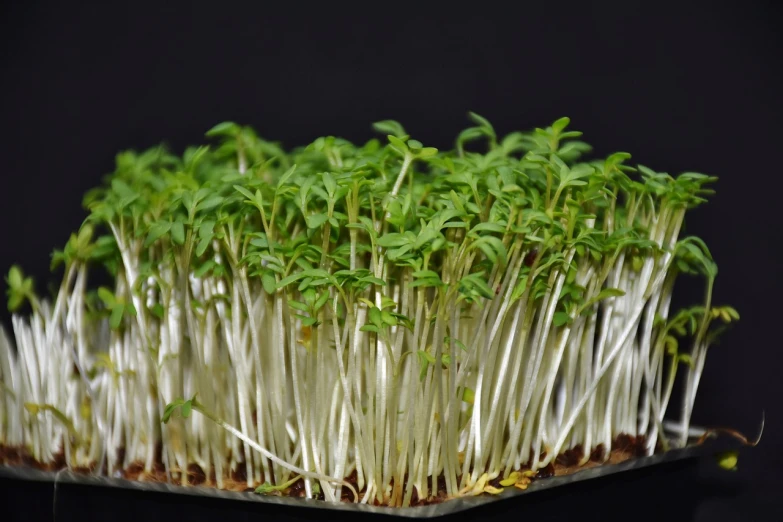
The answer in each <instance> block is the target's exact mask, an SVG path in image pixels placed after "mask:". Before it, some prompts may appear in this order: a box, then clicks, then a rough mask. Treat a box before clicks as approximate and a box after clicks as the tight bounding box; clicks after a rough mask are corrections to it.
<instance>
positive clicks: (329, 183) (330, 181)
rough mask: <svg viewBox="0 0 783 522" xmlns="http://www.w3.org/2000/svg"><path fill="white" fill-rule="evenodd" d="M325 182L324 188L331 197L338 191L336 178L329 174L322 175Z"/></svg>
mask: <svg viewBox="0 0 783 522" xmlns="http://www.w3.org/2000/svg"><path fill="white" fill-rule="evenodd" d="M322 177H323V181H324V188H325V189H326V193H327V194H329V195H332V194H334V192H335V191H336V190H337V183H335V181H334V178H333V177H332V175H331V174H329V173H328V172H324V173H323V174H322Z"/></svg>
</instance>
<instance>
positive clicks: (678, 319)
mask: <svg viewBox="0 0 783 522" xmlns="http://www.w3.org/2000/svg"><path fill="white" fill-rule="evenodd" d="M470 117H471V120H472V121H473V123H474V124H475V126H473V127H471V128H468V129H466V130H465V131H463V132H462V133H460V134H459V137H458V138H457V141H456V149H455V151H446V152H444V151H438V150H436V149H435V148H432V147H425V146H424V145H423V144H422V143H421V142H419V141H417V140H415V139H413V138H411V137H410V136H409V135H408V134H407V132H406V131H405V129H404V128H403V127H402V125H400V124H399V123H398V122H395V121H391V120H387V121H383V122H378V123H376V124H375V126H374V127H375V129H376V130H377V131H379V132H381V133H382V134H384V135H386V137H385V138H383V139H382V140H377V139H373V140H370V141H369V142H367V143H366V144H364V145H361V146H357V145H354V144H352V143H349V142H347V141H345V140H343V139H340V138H337V137H332V136H329V137H324V138H319V139H317V140H316V141H314V142H313V143H311V144H310V145H308V146H306V147H303V148H298V149H295V150H293V151H291V152H285V151H284V150H283V149H282V148H281V147H280V146H279V145H278V144H276V143H272V142H269V141H266V140H264V139H262V138H261V137H259V136H258V135H257V134H256V133H255V132H254V131H253V130H252V129H251V128H249V127H243V126H240V125H237V124H235V123H231V122H227V123H221V124H220V125H217V126H216V127H214V128H213V129H212V130H210V131H209V132H208V133H207V136H209V137H210V138H211V139H212V141H213V144H212V145H210V146H202V147H192V148H188V149H187V150H185V152H184V154H183V155H182V156H181V157H180V156H176V155H174V154H172V153H171V152H169V151H168V150H166V149H165V148H163V147H156V148H152V149H150V150H147V151H144V152H141V153H137V152H132V151H128V152H123V153H121V154H119V155H118V156H117V158H116V170H115V171H114V172H113V173H112V174H111V175H110V176H109V177H108V178H107V179H106V182H105V183H104V184H103V185H102V186H101V187H99V188H96V189H94V190H92V191H90V192H89V193H88V194H87V195H86V196H85V198H84V205H85V208H86V209H88V210H89V217H88V218H87V219H86V221H85V222H84V224H83V225H82V227H81V228H80V229H79V231H77V232H76V233H74V234H73V235H72V236H71V238H70V239H69V241H68V243H67V244H66V246H65V247H64V248H63V250H61V251H56V252H55V253H54V254H53V257H52V265H53V268H54V269H58V270H59V269H60V267H61V269H62V270H63V271H64V275H63V280H62V283H61V285H60V287H59V289H58V291H57V292H56V295H55V296H54V298H53V299H52V300H48V299H39V298H38V297H36V296H35V294H34V289H33V283H32V280H31V279H29V278H25V277H24V274H23V273H22V272H21V269H19V268H18V267H13V268H12V269H11V271H10V273H9V274H8V277H7V280H6V281H7V283H8V290H7V293H8V299H9V302H8V304H9V307H10V308H11V309H12V311H16V310H17V309H20V308H23V307H24V306H25V305H26V303H28V302H29V303H31V309H32V316H31V317H30V318H29V319H25V318H23V317H22V316H20V315H14V316H13V319H12V323H13V339H14V340H15V343H12V341H11V339H9V338H8V336H7V335H6V333H5V332H4V331H2V330H0V379H2V385H3V390H4V391H5V392H6V393H3V394H2V395H0V421H2V422H0V442H1V443H2V444H3V445H6V446H13V447H24V448H26V449H27V451H29V452H30V454H31V455H32V456H33V458H34V459H36V460H37V461H39V462H41V463H50V462H53V461H54V460H55V458H56V455H57V454H58V453H61V452H64V453H65V460H66V464H67V465H68V466H69V467H90V466H92V467H93V468H95V469H97V470H99V471H102V472H105V473H107V474H109V475H113V474H114V473H115V472H116V471H118V470H122V469H126V468H127V467H128V466H129V465H131V464H132V463H141V465H142V466H143V467H144V469H145V470H146V471H148V472H151V471H152V470H153V469H154V467H155V466H156V464H158V462H159V461H160V462H161V463H162V465H163V466H164V468H165V470H166V473H167V476H168V477H169V480H172V481H175V482H179V483H183V484H187V483H188V474H187V473H186V472H184V470H187V469H188V466H189V465H191V464H194V463H195V464H197V465H198V466H200V467H201V469H202V470H204V471H205V474H206V475H207V476H214V477H215V479H214V480H215V482H216V486H217V487H224V485H225V481H226V478H227V477H228V476H229V475H230V473H231V472H232V471H236V470H237V469H239V468H242V469H243V470H244V475H245V476H246V481H247V486H248V487H252V488H257V487H258V488H259V490H258V491H260V492H263V493H271V492H281V491H284V490H285V489H286V488H288V487H289V486H290V485H291V484H293V483H294V482H295V481H297V480H299V479H300V478H301V479H303V480H304V488H305V495H306V496H307V497H314V496H318V495H319V494H320V495H322V496H323V498H324V499H325V500H327V501H333V502H334V501H339V500H340V499H341V498H345V499H348V500H351V501H354V500H355V501H360V502H376V501H377V502H378V503H381V504H386V505H392V506H407V505H410V504H411V501H412V498H413V494H414V491H415V493H416V497H417V498H418V499H426V498H428V497H431V496H433V495H436V494H437V492H438V481H439V479H442V480H444V481H445V489H446V492H447V495H448V496H458V495H472V494H480V493H482V492H488V493H497V492H499V491H500V490H501V489H502V487H512V486H514V487H518V488H521V489H524V488H525V487H527V484H528V483H529V479H530V478H531V476H532V475H533V474H535V471H536V470H538V469H541V468H543V467H545V466H547V465H548V464H550V463H551V462H553V460H554V458H555V457H556V456H558V455H560V454H562V453H563V452H565V451H567V450H571V449H574V448H581V455H583V457H582V458H581V463H582V464H584V463H585V462H586V461H587V460H588V459H589V458H590V455H591V453H592V452H593V450H594V449H596V448H599V447H603V448H604V449H609V448H612V447H613V444H614V443H615V441H616V439H617V437H618V436H619V435H621V434H622V435H630V436H633V437H637V438H639V439H640V440H644V441H645V444H646V450H647V452H648V453H652V452H654V451H655V450H656V448H657V447H659V446H661V447H662V448H663V449H667V448H669V447H670V446H683V445H685V444H686V443H687V442H688V438H687V434H688V432H689V430H688V427H689V423H690V418H691V414H692V409H693V405H694V403H695V400H696V392H697V389H698V386H699V382H700V379H701V375H702V371H703V369H704V363H705V357H706V354H707V352H708V349H709V347H710V345H711V344H712V343H713V341H714V340H715V337H716V335H717V334H718V333H719V332H720V328H717V329H716V328H712V326H713V324H717V323H722V324H723V325H725V324H727V323H730V322H732V321H734V320H736V319H738V315H737V312H736V311H735V310H734V309H733V308H730V307H727V306H715V305H714V304H713V303H712V288H713V283H714V281H715V277H716V275H717V268H716V264H715V262H714V261H713V259H712V257H711V254H710V252H709V250H708V248H707V246H706V245H705V244H704V243H703V242H702V241H701V240H699V239H697V238H693V237H686V238H680V230H681V227H682V225H683V220H684V217H685V214H686V211H687V210H688V209H690V208H692V207H694V206H697V205H699V204H701V203H703V202H704V201H705V197H706V196H707V195H709V194H711V193H712V191H711V190H710V189H709V188H707V186H708V185H709V184H710V183H712V182H713V181H715V178H713V177H709V176H705V175H702V174H696V173H685V174H682V175H679V176H676V177H674V176H670V175H668V174H666V173H659V172H655V171H653V170H651V169H650V168H647V167H645V166H641V165H639V166H637V167H635V168H634V167H631V166H630V165H629V163H628V162H629V160H630V155H629V154H626V153H623V152H619V153H615V154H612V155H610V156H609V157H607V158H605V159H600V160H587V159H585V157H584V155H585V154H586V153H588V152H589V151H590V147H589V145H587V144H586V143H584V142H582V141H580V140H579V138H580V136H581V133H579V132H575V131H573V130H570V129H569V124H570V121H569V120H568V118H561V119H559V120H557V121H555V122H554V123H553V124H552V125H550V126H548V127H546V128H540V129H535V130H534V131H532V132H528V133H520V132H515V133H512V134H509V135H508V136H505V137H503V136H498V135H497V134H496V133H495V130H494V129H493V127H492V125H491V124H490V123H489V122H488V121H487V120H486V119H484V118H482V117H481V116H479V115H476V114H472V113H471V115H470ZM477 148H483V149H485V150H486V152H483V153H480V152H474V150H475V149H477ZM98 269H104V270H106V271H108V273H109V274H110V275H111V277H112V281H113V283H112V285H111V287H100V288H98V289H97V290H92V289H90V287H89V286H88V274H89V273H90V272H93V271H95V270H98ZM682 273H686V274H700V275H702V276H703V277H704V279H705V281H706V284H705V299H704V303H703V304H701V305H700V306H695V307H693V308H689V309H685V310H681V311H671V310H670V305H671V301H672V292H673V288H674V282H675V280H676V279H677V277H678V275H679V274H682ZM14 344H15V346H16V349H14V348H13V347H12V345H14ZM680 374H684V383H685V386H684V388H685V389H684V396H683V401H682V404H681V406H680V412H679V415H680V427H681V431H680V432H681V433H682V434H683V435H682V436H681V437H680V438H678V439H677V440H668V439H666V438H664V437H663V434H662V429H663V428H662V426H663V421H664V417H665V415H666V413H667V411H669V410H670V407H669V406H670V404H669V403H670V400H671V398H672V395H673V393H672V392H673V387H674V383H675V380H676V379H677V378H678V375H680ZM196 394H198V400H196V398H195V396H196ZM182 397H192V399H189V400H185V399H182ZM161 421H163V422H161ZM608 454H609V452H608V451H607V452H605V455H606V456H607V458H608ZM352 474H353V475H354V476H355V486H356V487H355V490H356V491H355V492H353V493H350V494H349V493H348V490H349V489H353V487H354V486H353V484H352V483H349V482H346V481H345V478H346V477H348V476H350V475H352ZM498 478H500V485H501V487H498V486H493V485H491V484H490V482H491V481H494V480H495V479H498ZM493 484H494V483H493ZM343 488H345V489H343ZM357 493H358V496H356V498H354V496H355V495H356V494H357Z"/></svg>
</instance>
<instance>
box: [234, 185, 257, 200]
mask: <svg viewBox="0 0 783 522" xmlns="http://www.w3.org/2000/svg"><path fill="white" fill-rule="evenodd" d="M234 190H236V191H237V192H239V193H240V194H242V195H243V196H245V197H246V198H247V199H249V200H250V201H255V199H256V198H255V196H254V195H253V193H252V192H250V191H249V190H247V189H246V188H245V187H243V186H240V185H234Z"/></svg>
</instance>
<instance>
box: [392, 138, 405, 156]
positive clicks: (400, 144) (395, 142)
mask: <svg viewBox="0 0 783 522" xmlns="http://www.w3.org/2000/svg"><path fill="white" fill-rule="evenodd" d="M387 138H388V139H389V143H391V147H392V149H394V150H395V151H397V152H398V153H400V154H401V155H403V156H404V155H405V154H407V153H408V146H407V145H405V142H404V141H402V140H401V139H400V138H398V137H397V136H392V135H391V134H390V135H388V136H387Z"/></svg>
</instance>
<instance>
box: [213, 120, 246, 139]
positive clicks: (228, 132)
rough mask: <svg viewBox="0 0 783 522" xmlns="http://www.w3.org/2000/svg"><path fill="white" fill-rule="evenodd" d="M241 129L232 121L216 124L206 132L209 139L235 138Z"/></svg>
mask: <svg viewBox="0 0 783 522" xmlns="http://www.w3.org/2000/svg"><path fill="white" fill-rule="evenodd" d="M241 131H242V129H241V128H240V127H239V125H237V124H236V123H234V122H233V121H224V122H222V123H218V124H217V125H215V126H214V127H212V128H211V129H209V130H208V131H207V132H206V135H207V136H209V137H212V136H237V135H239V133H240V132H241Z"/></svg>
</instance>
